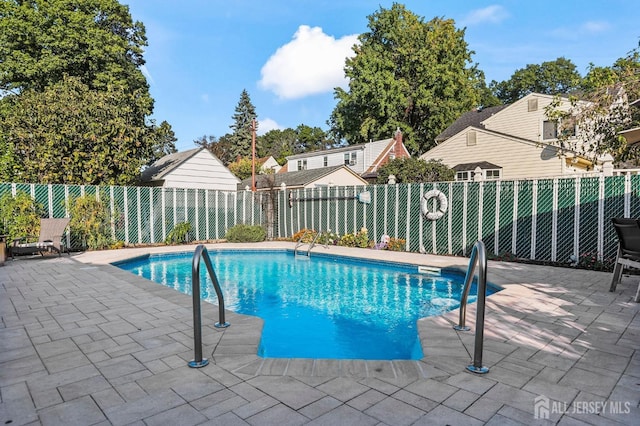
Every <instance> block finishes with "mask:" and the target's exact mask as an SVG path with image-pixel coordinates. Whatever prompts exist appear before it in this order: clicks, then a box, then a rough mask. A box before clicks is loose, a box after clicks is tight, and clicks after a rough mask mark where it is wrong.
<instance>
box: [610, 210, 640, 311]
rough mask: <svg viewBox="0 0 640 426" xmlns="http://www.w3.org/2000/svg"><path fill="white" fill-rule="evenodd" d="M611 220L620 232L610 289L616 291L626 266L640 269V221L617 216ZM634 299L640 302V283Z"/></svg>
mask: <svg viewBox="0 0 640 426" xmlns="http://www.w3.org/2000/svg"><path fill="white" fill-rule="evenodd" d="M611 222H612V223H613V227H614V228H615V230H616V234H618V255H617V256H616V264H615V267H614V268H613V278H612V280H611V287H610V288H609V291H615V289H616V286H617V285H618V283H619V282H620V277H621V276H622V272H623V270H624V269H625V268H635V269H640V222H639V221H638V219H626V218H615V217H614V218H612V219H611ZM634 300H635V301H636V302H640V283H638V290H636V297H635V299H634Z"/></svg>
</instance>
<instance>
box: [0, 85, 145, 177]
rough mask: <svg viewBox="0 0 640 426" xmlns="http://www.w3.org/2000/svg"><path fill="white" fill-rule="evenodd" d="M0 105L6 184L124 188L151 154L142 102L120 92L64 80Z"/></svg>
mask: <svg viewBox="0 0 640 426" xmlns="http://www.w3.org/2000/svg"><path fill="white" fill-rule="evenodd" d="M3 101H4V102H6V106H7V108H5V109H4V110H3V112H2V116H1V117H0V135H1V136H2V138H3V140H4V141H6V142H7V146H8V147H9V149H10V150H12V152H13V154H14V155H13V159H12V160H13V162H12V164H11V165H10V166H8V169H9V172H8V175H9V176H8V180H9V181H14V182H38V183H67V184H92V185H96V184H109V185H128V184H132V183H135V181H136V180H137V178H138V177H139V174H140V168H141V166H142V165H143V164H144V162H145V160H146V159H147V158H149V156H150V155H151V148H152V145H153V138H152V137H151V135H150V134H149V133H150V131H149V129H148V128H147V127H146V126H145V125H144V122H143V121H144V112H143V111H145V110H146V103H145V102H144V100H143V99H142V97H137V96H136V93H132V94H130V93H127V92H125V91H124V90H123V89H122V88H121V87H114V88H108V89H107V90H105V91H97V90H91V89H90V88H89V87H88V86H87V85H85V84H84V83H82V82H81V81H80V79H78V78H76V77H67V78H65V79H63V80H62V81H60V82H58V83H55V84H53V85H50V86H47V87H46V88H45V89H44V91H38V90H35V89H26V90H24V91H23V92H22V93H21V94H20V95H19V96H17V95H14V96H9V97H7V98H6V99H4V100H3Z"/></svg>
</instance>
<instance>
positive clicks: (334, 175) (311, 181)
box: [238, 165, 367, 191]
mask: <svg viewBox="0 0 640 426" xmlns="http://www.w3.org/2000/svg"><path fill="white" fill-rule="evenodd" d="M251 182H252V180H251V178H247V179H245V180H243V181H242V182H240V183H239V184H238V190H239V191H242V190H249V189H251ZM359 185H367V181H366V180H364V179H363V178H361V177H360V176H359V175H358V174H357V173H356V172H354V171H353V170H352V169H350V168H349V167H347V166H345V165H337V166H331V167H322V168H318V169H311V170H298V171H295V172H287V173H276V174H264V175H257V176H256V189H257V190H258V191H266V190H269V189H276V190H280V189H304V188H319V187H327V186H359Z"/></svg>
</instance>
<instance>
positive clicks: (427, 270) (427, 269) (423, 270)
mask: <svg viewBox="0 0 640 426" xmlns="http://www.w3.org/2000/svg"><path fill="white" fill-rule="evenodd" d="M418 273H420V274H429V275H438V276H440V275H442V269H440V268H436V267H433V266H418Z"/></svg>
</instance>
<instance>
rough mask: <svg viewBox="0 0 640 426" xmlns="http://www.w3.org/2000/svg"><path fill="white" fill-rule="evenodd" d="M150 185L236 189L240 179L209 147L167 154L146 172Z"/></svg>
mask: <svg viewBox="0 0 640 426" xmlns="http://www.w3.org/2000/svg"><path fill="white" fill-rule="evenodd" d="M141 181H142V184H143V185H147V186H162V187H164V188H200V189H215V190H218V191H236V188H237V186H238V182H239V181H240V180H239V179H238V178H237V177H236V176H235V175H234V174H233V173H231V172H230V171H229V169H227V168H226V167H225V166H224V164H222V162H221V161H220V160H218V158H217V157H216V156H215V155H213V154H212V153H211V152H210V151H209V150H207V149H205V148H195V149H190V150H188V151H182V152H176V153H174V154H169V155H165V156H164V157H162V158H160V159H159V160H157V161H156V162H155V163H153V164H152V165H151V166H149V167H147V168H146V169H144V170H143V171H142V176H141Z"/></svg>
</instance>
